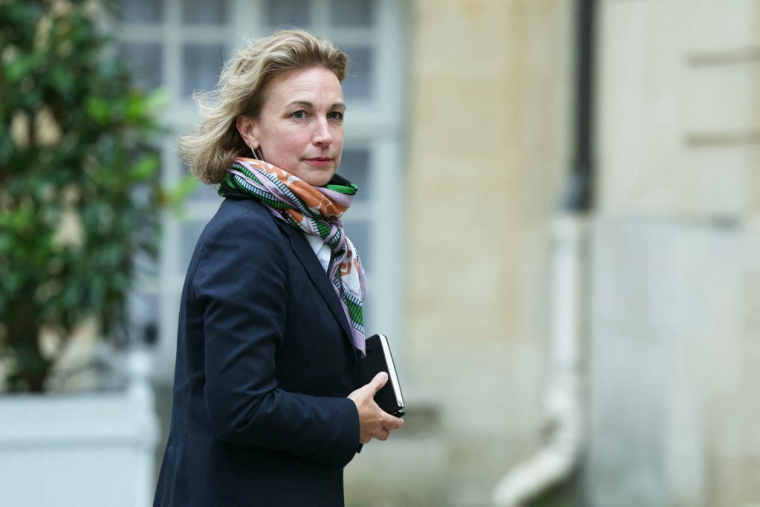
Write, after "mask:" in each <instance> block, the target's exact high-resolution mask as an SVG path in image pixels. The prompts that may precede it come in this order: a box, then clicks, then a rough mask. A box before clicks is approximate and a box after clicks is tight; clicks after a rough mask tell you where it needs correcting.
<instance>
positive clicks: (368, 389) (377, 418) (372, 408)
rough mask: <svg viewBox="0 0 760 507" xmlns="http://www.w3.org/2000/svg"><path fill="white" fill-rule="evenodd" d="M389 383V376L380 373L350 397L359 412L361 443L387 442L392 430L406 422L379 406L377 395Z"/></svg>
mask: <svg viewBox="0 0 760 507" xmlns="http://www.w3.org/2000/svg"><path fill="white" fill-rule="evenodd" d="M386 382H388V374H387V373H385V372H380V373H378V374H377V375H375V378H373V379H372V382H370V383H369V384H367V385H365V386H363V387H361V388H359V389H357V390H356V391H354V392H352V393H351V394H349V395H348V397H349V399H351V400H352V401H353V402H354V403H356V408H357V410H358V411H359V430H360V433H359V441H360V442H361V443H362V444H366V443H369V441H370V440H371V439H373V438H376V439H378V440H387V439H388V436H390V433H391V430H395V429H398V428H400V427H401V425H402V424H404V420H403V419H400V418H398V417H394V416H392V415H390V414H388V413H387V412H383V410H382V409H381V408H380V407H378V406H377V403H375V399H374V398H375V393H377V392H378V391H379V390H380V389H382V387H383V386H384V385H385V383H386Z"/></svg>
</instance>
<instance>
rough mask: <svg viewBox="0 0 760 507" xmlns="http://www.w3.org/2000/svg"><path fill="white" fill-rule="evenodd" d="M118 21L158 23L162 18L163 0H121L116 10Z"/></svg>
mask: <svg viewBox="0 0 760 507" xmlns="http://www.w3.org/2000/svg"><path fill="white" fill-rule="evenodd" d="M117 17H118V19H119V21H121V22H122V23H124V24H127V25H139V24H159V23H161V22H162V21H163V20H164V2H163V0H122V1H120V2H119V8H118V11H117Z"/></svg>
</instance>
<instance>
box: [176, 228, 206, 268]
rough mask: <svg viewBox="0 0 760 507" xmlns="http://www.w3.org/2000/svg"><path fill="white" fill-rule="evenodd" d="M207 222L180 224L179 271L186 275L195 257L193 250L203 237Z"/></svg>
mask: <svg viewBox="0 0 760 507" xmlns="http://www.w3.org/2000/svg"><path fill="white" fill-rule="evenodd" d="M204 227H206V222H205V221H203V222H185V223H183V224H180V233H179V248H180V251H179V267H178V269H179V271H180V272H181V273H185V272H186V271H187V267H188V266H189V265H190V259H192V257H193V250H194V249H195V244H196V243H197V242H198V238H200V237H201V233H202V232H203V228H204Z"/></svg>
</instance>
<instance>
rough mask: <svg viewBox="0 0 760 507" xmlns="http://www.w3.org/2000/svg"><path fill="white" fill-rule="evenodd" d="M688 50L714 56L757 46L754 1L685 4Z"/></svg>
mask: <svg viewBox="0 0 760 507" xmlns="http://www.w3.org/2000/svg"><path fill="white" fill-rule="evenodd" d="M681 5H682V11H681V12H682V14H683V15H684V16H685V17H686V25H687V26H688V28H689V32H688V48H689V49H690V51H691V52H692V53H693V54H714V53H715V52H721V51H735V50H738V49H742V48H747V47H750V46H752V45H754V44H756V43H757V42H758V40H757V37H758V32H757V28H758V10H757V8H758V4H757V0H687V1H686V2H681Z"/></svg>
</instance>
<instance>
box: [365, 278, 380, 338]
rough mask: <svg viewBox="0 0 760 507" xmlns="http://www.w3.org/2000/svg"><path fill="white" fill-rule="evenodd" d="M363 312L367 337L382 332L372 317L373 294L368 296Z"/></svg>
mask: <svg viewBox="0 0 760 507" xmlns="http://www.w3.org/2000/svg"><path fill="white" fill-rule="evenodd" d="M364 269H367V268H364ZM362 313H363V314H364V331H365V332H366V333H367V338H369V337H370V336H372V335H373V334H375V333H380V332H382V330H381V329H377V328H376V327H375V320H374V319H373V318H372V315H373V314H374V311H373V305H372V296H367V298H366V299H365V300H364V307H363V308H362Z"/></svg>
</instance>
